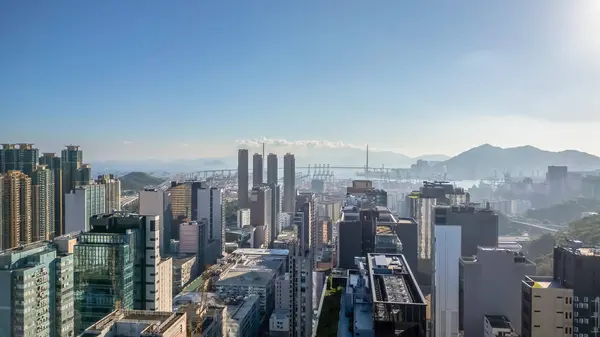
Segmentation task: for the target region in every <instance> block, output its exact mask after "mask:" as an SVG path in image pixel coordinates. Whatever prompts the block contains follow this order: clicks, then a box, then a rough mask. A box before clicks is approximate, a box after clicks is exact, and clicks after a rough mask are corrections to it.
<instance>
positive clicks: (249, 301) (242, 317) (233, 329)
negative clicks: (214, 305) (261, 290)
mask: <svg viewBox="0 0 600 337" xmlns="http://www.w3.org/2000/svg"><path fill="white" fill-rule="evenodd" d="M225 303H227V305H226V307H225V310H223V337H255V336H257V335H258V328H259V325H260V315H259V306H260V305H259V303H260V300H259V297H258V296H257V295H250V296H247V297H245V298H243V299H240V298H231V299H227V300H226V302H225Z"/></svg>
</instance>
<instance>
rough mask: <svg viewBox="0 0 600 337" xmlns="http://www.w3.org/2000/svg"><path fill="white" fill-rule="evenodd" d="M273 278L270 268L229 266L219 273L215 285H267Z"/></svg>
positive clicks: (273, 273) (273, 274)
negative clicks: (225, 270) (219, 275)
mask: <svg viewBox="0 0 600 337" xmlns="http://www.w3.org/2000/svg"><path fill="white" fill-rule="evenodd" d="M274 278H275V272H273V271H272V270H270V269H257V268H255V269H250V268H249V269H237V268H235V267H234V268H231V269H229V270H228V271H227V272H225V274H221V277H220V279H219V281H217V284H216V285H217V286H228V285H252V286H267V285H268V284H269V282H270V281H271V280H273V279H274Z"/></svg>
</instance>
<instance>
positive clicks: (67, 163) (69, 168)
mask: <svg viewBox="0 0 600 337" xmlns="http://www.w3.org/2000/svg"><path fill="white" fill-rule="evenodd" d="M60 158H61V166H62V173H63V176H62V183H63V188H62V190H63V193H64V194H67V193H69V192H71V191H72V190H73V189H75V186H77V184H78V182H80V181H81V177H80V172H79V169H80V168H81V165H82V164H83V151H81V150H80V149H79V146H78V145H67V146H66V148H65V149H64V150H62V153H61V157H60Z"/></svg>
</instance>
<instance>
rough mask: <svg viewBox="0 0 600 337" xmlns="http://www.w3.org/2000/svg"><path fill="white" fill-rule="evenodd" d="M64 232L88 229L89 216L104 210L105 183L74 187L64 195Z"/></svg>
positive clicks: (101, 212)
mask: <svg viewBox="0 0 600 337" xmlns="http://www.w3.org/2000/svg"><path fill="white" fill-rule="evenodd" d="M64 205H65V211H64V215H65V222H64V223H65V232H66V233H73V232H81V231H88V230H89V229H90V217H92V216H94V215H97V214H103V213H105V212H106V208H105V207H106V189H105V185H101V184H91V185H81V186H77V187H75V188H74V189H73V190H71V191H70V192H69V193H67V194H65V196H64Z"/></svg>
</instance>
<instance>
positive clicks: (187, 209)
mask: <svg viewBox="0 0 600 337" xmlns="http://www.w3.org/2000/svg"><path fill="white" fill-rule="evenodd" d="M169 192H170V193H171V209H172V212H173V220H174V224H179V223H180V222H181V221H185V220H186V219H192V182H189V181H186V182H176V181H172V182H171V187H170V188H169ZM171 236H172V238H173V239H179V233H177V231H176V230H174V231H172V233H171Z"/></svg>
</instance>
